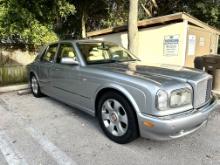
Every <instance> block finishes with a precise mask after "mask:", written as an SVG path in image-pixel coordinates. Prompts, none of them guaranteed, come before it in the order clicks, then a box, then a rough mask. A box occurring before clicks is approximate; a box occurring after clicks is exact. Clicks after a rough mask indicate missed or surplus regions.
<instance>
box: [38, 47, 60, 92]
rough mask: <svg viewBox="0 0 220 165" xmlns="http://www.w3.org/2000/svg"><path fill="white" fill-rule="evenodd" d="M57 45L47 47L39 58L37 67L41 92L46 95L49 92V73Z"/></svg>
mask: <svg viewBox="0 0 220 165" xmlns="http://www.w3.org/2000/svg"><path fill="white" fill-rule="evenodd" d="M57 49H58V44H52V45H49V46H48V47H47V48H46V50H45V52H44V53H43V55H42V56H41V58H40V62H39V65H38V79H39V83H40V86H41V90H42V91H44V92H45V93H46V94H49V93H50V92H51V78H50V76H49V75H50V71H51V69H52V66H53V65H54V59H55V56H56V53H57Z"/></svg>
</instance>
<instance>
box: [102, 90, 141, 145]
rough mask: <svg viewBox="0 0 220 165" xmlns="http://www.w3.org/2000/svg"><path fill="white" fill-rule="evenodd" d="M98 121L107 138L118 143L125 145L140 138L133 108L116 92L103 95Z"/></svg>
mask: <svg viewBox="0 0 220 165" xmlns="http://www.w3.org/2000/svg"><path fill="white" fill-rule="evenodd" d="M98 119H99V124H100V126H101V128H102V130H103V132H104V133H105V134H106V136H107V137H109V138H110V139H111V140H113V141H115V142H117V143H120V144H125V143H128V142H131V141H132V140H134V139H136V138H137V137H138V126H137V121H136V115H135V112H134V110H133V107H132V106H131V105H130V103H129V102H128V100H127V99H126V98H125V97H124V96H122V95H120V94H118V93H116V92H108V93H105V94H104V95H102V97H101V99H100V100H99V103H98Z"/></svg>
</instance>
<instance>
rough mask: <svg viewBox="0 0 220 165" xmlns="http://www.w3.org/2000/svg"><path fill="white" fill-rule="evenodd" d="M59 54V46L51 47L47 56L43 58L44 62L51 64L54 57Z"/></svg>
mask: <svg viewBox="0 0 220 165" xmlns="http://www.w3.org/2000/svg"><path fill="white" fill-rule="evenodd" d="M56 52H57V44H55V45H50V46H49V48H48V49H47V51H46V52H45V54H44V55H43V57H42V61H44V62H51V61H53V60H54V57H55V55H56Z"/></svg>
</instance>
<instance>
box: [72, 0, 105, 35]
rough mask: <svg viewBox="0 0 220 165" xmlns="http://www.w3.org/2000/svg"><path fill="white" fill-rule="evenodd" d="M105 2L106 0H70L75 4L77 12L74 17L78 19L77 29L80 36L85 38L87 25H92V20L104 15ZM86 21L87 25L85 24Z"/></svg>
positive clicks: (94, 20)
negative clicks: (78, 26) (78, 25)
mask: <svg viewBox="0 0 220 165" xmlns="http://www.w3.org/2000/svg"><path fill="white" fill-rule="evenodd" d="M106 2H107V1H106V0H93V1H90V0H71V3H73V4H74V5H75V6H76V10H77V13H76V15H75V16H74V19H75V20H78V22H77V23H79V22H80V29H77V30H79V31H80V33H81V37H82V38H86V32H87V28H89V26H94V25H93V24H94V22H96V21H97V20H100V18H102V17H104V16H105V15H106V13H107V3H106ZM76 17H78V18H76ZM88 22H89V25H87V24H88Z"/></svg>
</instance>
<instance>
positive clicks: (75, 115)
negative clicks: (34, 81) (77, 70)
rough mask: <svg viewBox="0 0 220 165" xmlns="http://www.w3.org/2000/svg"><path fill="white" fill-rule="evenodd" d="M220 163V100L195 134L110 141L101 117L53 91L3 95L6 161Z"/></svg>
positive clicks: (1, 160)
mask: <svg viewBox="0 0 220 165" xmlns="http://www.w3.org/2000/svg"><path fill="white" fill-rule="evenodd" d="M5 164H9V165H17V164H21V165H26V164H28V165H56V164H58V165H64V164H73V165H74V164H79V165H113V164H114V165H124V164H126V165H146V164H147V165H158V164H169V165H176V164H178V165H185V164H187V165H197V164H198V165H200V164H204V165H209V164H210V165H212V164H214V165H219V164H220V106H218V107H217V108H216V111H215V112H214V113H213V114H212V115H211V116H210V119H209V122H208V125H207V126H206V127H204V128H202V129H200V130H199V131H197V132H196V133H194V134H192V135H188V136H186V137H183V138H180V139H176V140H172V141H164V142H157V141H152V140H147V139H143V138H138V139H137V140H135V141H134V142H131V143H129V144H126V145H119V144H116V143H114V142H112V141H110V140H109V139H108V138H107V137H105V135H104V134H103V133H102V131H101V129H100V128H99V125H98V122H97V120H96V119H95V118H93V117H91V116H89V115H87V114H85V113H83V112H81V111H80V110H77V109H74V108H72V107H69V106H67V105H65V104H63V103H61V102H58V101H56V100H54V99H52V98H49V97H42V98H39V99H38V98H34V97H33V96H32V95H31V94H28V95H23V96H18V95H17V94H16V93H14V92H12V93H6V94H1V95H0V165H5Z"/></svg>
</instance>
